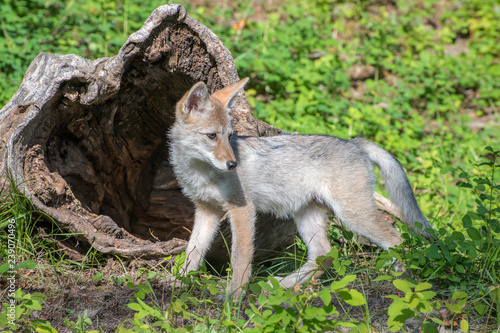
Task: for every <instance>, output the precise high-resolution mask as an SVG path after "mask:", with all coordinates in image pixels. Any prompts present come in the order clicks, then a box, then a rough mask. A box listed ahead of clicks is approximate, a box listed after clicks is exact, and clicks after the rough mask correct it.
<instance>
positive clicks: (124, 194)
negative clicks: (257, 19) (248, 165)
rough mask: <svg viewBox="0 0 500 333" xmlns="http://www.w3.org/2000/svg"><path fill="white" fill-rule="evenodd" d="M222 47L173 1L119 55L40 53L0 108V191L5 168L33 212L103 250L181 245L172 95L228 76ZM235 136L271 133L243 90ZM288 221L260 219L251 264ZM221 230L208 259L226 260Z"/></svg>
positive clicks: (185, 213)
mask: <svg viewBox="0 0 500 333" xmlns="http://www.w3.org/2000/svg"><path fill="white" fill-rule="evenodd" d="M238 79H239V78H238V74H237V71H236V69H235V65H234V62H233V58H232V56H231V53H230V52H229V51H228V50H227V49H226V48H225V47H224V45H223V44H222V42H221V41H220V40H219V39H218V38H217V36H215V35H214V34H213V33H212V32H211V31H210V30H209V29H208V28H207V27H205V26H204V25H202V24H201V23H199V22H197V21H196V20H194V19H193V18H191V17H190V16H188V15H187V14H186V11H185V9H184V8H183V7H182V6H180V5H165V6H161V7H159V8H157V9H156V10H155V11H154V12H153V13H152V14H151V16H150V17H149V18H148V19H147V21H146V22H145V24H144V25H143V27H142V28H141V29H140V30H139V31H137V32H135V33H133V34H132V35H130V37H129V38H128V39H127V41H126V42H125V44H124V45H123V47H122V48H121V49H120V51H119V52H118V54H117V55H115V56H113V57H110V58H100V59H97V60H93V61H92V60H88V59H84V58H82V57H80V56H77V55H57V54H47V53H41V54H39V55H38V56H37V57H36V58H35V59H34V60H33V62H32V63H31V64H30V66H29V67H28V69H27V71H26V75H25V77H24V80H23V81H22V84H21V86H20V88H19V91H18V92H17V93H16V94H15V95H14V96H13V97H12V99H11V100H10V102H9V103H8V104H7V105H6V106H5V107H4V108H3V109H2V110H1V111H0V133H1V134H0V135H1V136H0V144H1V146H0V175H1V176H0V188H2V185H3V184H2V183H6V182H7V178H6V177H7V172H9V173H10V174H11V175H12V177H13V178H14V179H15V181H16V183H17V184H19V186H20V189H21V190H22V191H23V192H24V193H25V194H26V195H27V196H28V197H29V198H31V199H32V201H33V204H34V206H35V208H36V209H38V210H40V211H42V212H44V213H45V214H46V215H48V216H50V217H51V218H52V219H53V221H54V223H56V224H57V225H58V226H59V227H60V228H61V229H62V230H64V231H66V232H69V233H72V234H74V237H75V238H76V239H77V240H79V241H80V242H83V243H84V244H87V245H88V246H93V247H94V248H95V249H96V250H98V251H100V252H103V253H106V254H116V255H120V256H123V257H134V258H137V257H142V258H161V257H164V256H168V255H174V254H178V253H180V252H181V251H183V250H184V249H185V245H186V241H187V239H189V235H190V230H191V229H192V224H193V205H192V204H191V202H190V201H189V200H188V199H187V198H186V197H184V196H183V195H182V193H181V191H180V188H179V185H178V184H177V181H176V179H175V177H174V176H173V173H172V168H171V166H170V164H169V162H168V158H169V156H168V154H169V152H168V142H167V136H166V133H167V131H168V129H169V127H170V126H171V125H172V124H173V121H174V109H175V104H176V102H177V101H178V100H179V99H180V98H181V97H182V95H183V94H184V93H185V92H186V91H187V90H188V89H189V88H190V87H191V86H192V85H193V84H195V83H196V82H199V81H204V82H205V83H206V84H207V86H208V88H209V89H210V90H211V92H213V91H216V90H218V89H221V88H222V87H225V86H227V85H229V84H232V83H234V82H236V81H237V80H238ZM233 122H234V129H235V133H236V134H237V135H250V136H269V135H277V134H281V133H282V131H281V130H279V129H276V128H274V127H272V126H270V125H268V124H266V123H264V122H262V121H259V120H257V119H255V118H254V117H253V116H252V113H251V111H250V106H249V104H248V101H247V100H246V97H245V95H244V94H243V93H241V94H240V95H239V97H238V100H237V102H236V106H235V108H234V110H233ZM295 234H296V229H295V226H294V224H293V223H290V221H288V220H286V219H277V218H275V217H273V216H270V215H259V216H258V222H257V232H256V248H257V249H258V250H257V252H256V260H261V259H264V258H266V257H269V254H271V253H273V252H276V251H281V250H283V249H284V248H286V247H287V246H289V245H290V244H292V243H293V241H294V238H295ZM226 244H230V228H229V226H228V223H227V221H222V222H221V232H220V235H219V237H218V238H217V239H216V240H215V242H214V244H213V246H212V248H211V250H210V253H209V254H208V256H207V258H208V260H209V261H211V262H212V263H214V264H217V265H218V264H221V263H224V262H226V261H227V258H228V255H227V254H228V250H227V246H226Z"/></svg>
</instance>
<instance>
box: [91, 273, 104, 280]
mask: <svg viewBox="0 0 500 333" xmlns="http://www.w3.org/2000/svg"><path fill="white" fill-rule="evenodd" d="M103 276H104V273H101V272H98V273H97V274H96V275H94V276H93V277H92V280H94V281H99V280H100V279H101V278H102V277H103Z"/></svg>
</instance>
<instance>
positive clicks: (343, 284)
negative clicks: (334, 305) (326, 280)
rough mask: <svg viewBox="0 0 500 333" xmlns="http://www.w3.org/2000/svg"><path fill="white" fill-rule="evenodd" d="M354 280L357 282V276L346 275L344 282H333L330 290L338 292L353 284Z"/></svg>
mask: <svg viewBox="0 0 500 333" xmlns="http://www.w3.org/2000/svg"><path fill="white" fill-rule="evenodd" d="M354 280H356V275H346V276H344V278H343V279H342V280H340V281H334V282H332V284H331V285H330V290H331V291H336V290H338V289H342V288H345V287H347V285H348V284H349V283H351V282H353V281H354Z"/></svg>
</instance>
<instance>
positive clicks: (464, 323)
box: [460, 319, 469, 332]
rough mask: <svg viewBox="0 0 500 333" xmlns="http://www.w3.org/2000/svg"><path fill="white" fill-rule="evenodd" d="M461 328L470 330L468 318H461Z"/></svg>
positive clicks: (465, 330)
mask: <svg viewBox="0 0 500 333" xmlns="http://www.w3.org/2000/svg"><path fill="white" fill-rule="evenodd" d="M460 328H461V329H462V331H464V332H469V322H468V321H467V320H466V319H462V320H460Z"/></svg>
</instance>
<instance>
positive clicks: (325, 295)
mask: <svg viewBox="0 0 500 333" xmlns="http://www.w3.org/2000/svg"><path fill="white" fill-rule="evenodd" d="M319 297H320V298H321V300H322V301H323V304H325V305H329V304H330V302H331V301H332V294H331V293H330V290H328V289H323V290H321V292H320V293H319Z"/></svg>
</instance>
